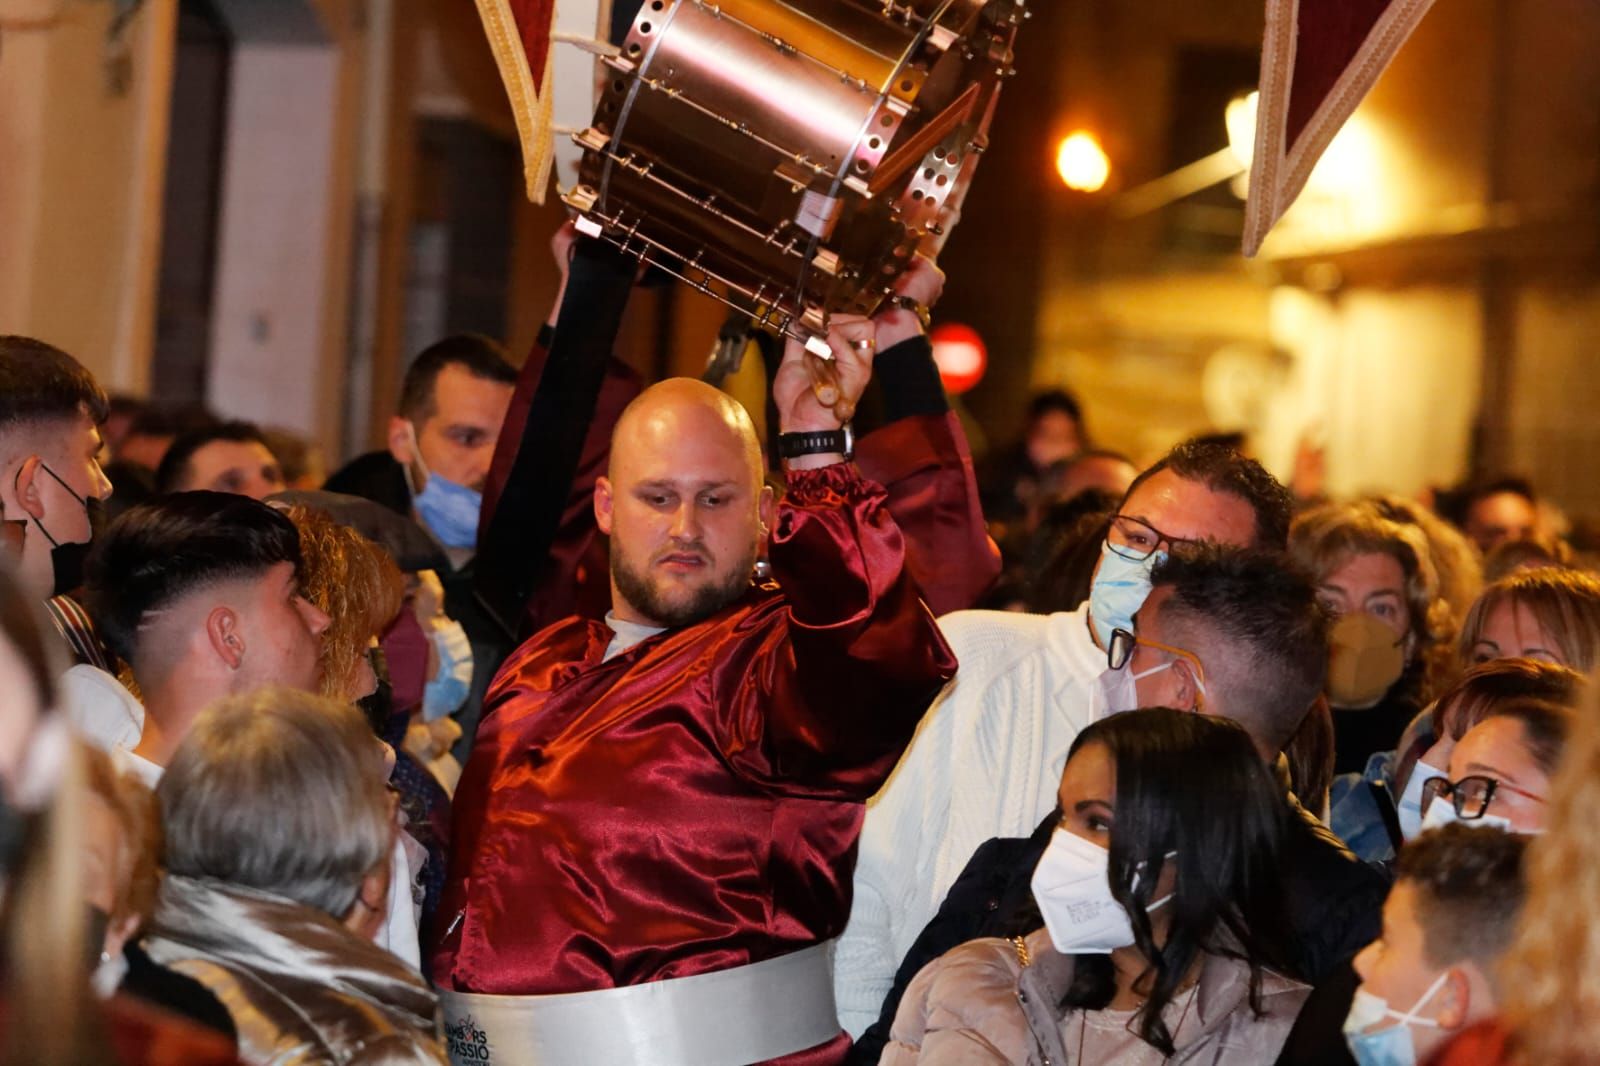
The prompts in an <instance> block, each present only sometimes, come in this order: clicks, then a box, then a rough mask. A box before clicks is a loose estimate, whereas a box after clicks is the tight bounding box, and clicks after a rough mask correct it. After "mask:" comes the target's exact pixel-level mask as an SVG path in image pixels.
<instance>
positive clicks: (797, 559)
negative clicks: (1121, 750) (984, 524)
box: [714, 463, 956, 801]
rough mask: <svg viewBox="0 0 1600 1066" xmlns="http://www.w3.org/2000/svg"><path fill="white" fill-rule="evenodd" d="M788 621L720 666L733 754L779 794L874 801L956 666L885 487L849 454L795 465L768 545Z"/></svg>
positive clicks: (745, 770)
mask: <svg viewBox="0 0 1600 1066" xmlns="http://www.w3.org/2000/svg"><path fill="white" fill-rule="evenodd" d="M769 555H770V559H771V562H772V569H773V576H774V577H775V578H776V579H777V581H778V584H779V586H780V587H781V588H782V589H783V592H784V595H783V603H784V606H783V608H782V609H783V610H784V611H785V612H786V613H787V618H786V624H785V625H783V626H780V627H775V628H773V629H772V630H770V631H768V632H767V634H766V635H765V639H763V640H762V641H760V642H759V645H758V646H757V647H756V648H755V649H754V652H753V656H752V661H751V662H749V663H748V664H747V666H741V665H739V664H735V665H734V668H733V669H731V670H721V671H718V672H717V675H716V677H715V680H714V684H715V685H716V687H717V688H718V689H719V691H717V692H716V694H715V697H714V698H715V699H716V701H717V702H718V703H719V704H721V705H722V706H724V707H728V708H730V710H731V722H730V728H731V731H732V737H731V743H730V744H729V746H728V747H727V749H726V751H727V754H728V757H729V759H730V762H731V763H732V765H733V766H734V767H735V769H736V770H738V771H739V772H740V773H741V774H742V775H744V776H745V777H747V778H748V779H752V780H754V781H757V782H759V783H761V784H763V785H766V786H768V787H773V788H776V789H778V790H780V791H786V790H798V791H800V792H804V793H806V794H815V795H823V796H827V797H829V798H835V799H847V800H857V801H865V800H866V799H867V798H868V797H869V796H871V795H872V794H873V793H874V792H876V791H877V790H878V788H879V787H880V786H881V785H882V783H883V781H884V779H885V778H887V776H888V774H889V771H890V770H892V769H893V768H894V765H895V763H896V762H897V761H898V760H899V758H900V754H901V752H902V751H903V750H904V748H905V745H906V744H907V743H908V742H909V741H910V739H911V735H912V732H913V730H914V729H915V728H916V725H917V722H918V721H919V720H920V719H921V717H922V713H923V711H925V710H926V709H927V707H928V704H929V702H930V701H931V700H932V698H933V697H934V695H935V694H936V693H937V692H938V691H939V689H940V687H941V686H943V684H944V683H945V682H946V681H947V680H949V678H950V677H951V676H952V675H953V674H954V673H955V670H956V658H955V654H954V653H953V652H952V651H951V650H950V647H949V645H948V644H946V643H945V640H944V637H943V635H942V634H941V633H940V632H939V627H938V626H937V625H936V624H935V623H934V620H933V615H932V614H931V613H930V612H929V610H928V608H927V606H926V605H925V604H924V603H923V602H922V600H921V598H920V596H919V595H918V590H917V585H916V582H915V581H914V580H912V578H911V575H910V574H909V572H908V571H907V569H906V552H905V539H904V537H903V536H902V535H901V532H900V529H899V527H898V526H896V525H895V522H894V518H893V517H892V516H891V514H890V512H889V508H888V506H887V497H886V494H885V492H884V490H883V488H882V487H881V486H879V485H877V484H875V483H874V482H871V481H868V480H866V479H865V478H863V477H862V476H861V474H860V473H859V472H858V471H857V470H856V469H855V468H854V467H853V466H851V465H849V464H844V463H840V464H836V465H834V466H828V467H823V468H821V469H818V470H804V471H792V472H790V473H789V475H788V492H787V494H786V496H785V498H784V501H783V503H782V504H781V505H780V507H779V512H778V519H777V528H776V529H775V531H774V533H773V537H772V542H771V546H770V550H769Z"/></svg>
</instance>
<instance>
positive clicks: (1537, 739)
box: [1478, 699, 1578, 777]
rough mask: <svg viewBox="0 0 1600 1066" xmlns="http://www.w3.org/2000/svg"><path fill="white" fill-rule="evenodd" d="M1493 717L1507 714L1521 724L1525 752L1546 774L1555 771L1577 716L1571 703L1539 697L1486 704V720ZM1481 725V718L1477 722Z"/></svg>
mask: <svg viewBox="0 0 1600 1066" xmlns="http://www.w3.org/2000/svg"><path fill="white" fill-rule="evenodd" d="M1494 718H1510V719H1512V720H1513V721H1515V722H1518V723H1519V724H1521V726H1522V742H1523V743H1524V744H1525V745H1527V748H1528V754H1530V755H1532V756H1533V761H1534V762H1536V763H1538V764H1539V769H1540V770H1542V771H1544V775H1545V776H1546V777H1552V776H1554V775H1555V772H1556V767H1557V766H1559V765H1560V763H1561V753H1562V751H1564V750H1565V749H1566V746H1567V738H1568V737H1570V736H1571V735H1572V731H1573V728H1574V727H1575V726H1576V725H1577V721H1578V716H1577V712H1575V711H1574V710H1573V709H1572V708H1571V707H1563V706H1562V705H1561V704H1559V703H1546V702H1545V701H1543V700H1529V699H1521V700H1511V701H1510V702H1508V703H1502V704H1498V705H1496V706H1494V707H1492V708H1490V710H1489V713H1488V714H1487V715H1485V716H1484V719H1483V721H1484V722H1487V721H1489V720H1491V719H1494ZM1478 724H1479V725H1482V724H1483V722H1479V723H1478Z"/></svg>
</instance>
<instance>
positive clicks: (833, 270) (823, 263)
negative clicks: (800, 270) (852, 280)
mask: <svg viewBox="0 0 1600 1066" xmlns="http://www.w3.org/2000/svg"><path fill="white" fill-rule="evenodd" d="M811 265H812V266H814V267H816V268H817V269H818V270H820V271H822V272H823V273H824V274H826V275H828V276H829V277H830V278H836V277H838V276H839V253H837V252H832V251H829V250H828V249H826V248H819V249H817V254H816V255H814V256H812V257H811Z"/></svg>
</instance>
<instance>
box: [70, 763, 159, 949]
mask: <svg viewBox="0 0 1600 1066" xmlns="http://www.w3.org/2000/svg"><path fill="white" fill-rule="evenodd" d="M83 770H84V784H85V786H86V787H87V789H88V792H89V794H91V795H94V796H98V797H99V798H100V800H101V801H102V802H103V803H105V805H106V807H107V808H109V809H110V811H111V814H112V816H113V817H114V818H115V819H116V822H117V829H118V846H117V869H116V870H115V872H114V876H115V878H116V892H115V894H114V896H113V897H112V903H111V924H112V925H113V926H115V925H118V924H119V923H120V922H121V921H122V920H123V919H125V918H130V917H136V918H138V919H139V922H138V926H137V927H143V925H144V923H145V922H147V921H149V920H150V914H151V912H153V911H154V910H155V905H156V890H157V889H158V888H159V887H160V884H161V875H160V871H159V870H158V869H157V865H156V863H157V858H158V857H159V856H160V854H161V808H160V807H159V806H158V805H157V803H156V796H155V793H154V792H151V791H150V790H149V789H148V788H146V787H145V786H144V784H143V783H142V782H140V781H139V780H137V779H136V778H134V777H133V776H132V775H131V774H125V773H120V772H118V770H117V768H116V767H115V766H114V765H112V762H111V757H110V756H108V755H106V753H105V752H103V751H98V750H96V749H94V748H87V747H86V748H84V749H83Z"/></svg>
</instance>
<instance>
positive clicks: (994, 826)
mask: <svg viewBox="0 0 1600 1066" xmlns="http://www.w3.org/2000/svg"><path fill="white" fill-rule="evenodd" d="M939 626H940V628H941V629H942V630H943V631H944V635H945V638H946V639H947V640H948V641H949V642H950V646H951V648H952V649H954V651H955V653H956V659H957V661H959V662H960V664H961V665H960V668H959V670H958V671H957V673H956V677H955V679H954V680H953V681H951V682H950V684H949V685H947V686H946V687H945V689H944V691H943V692H941V693H940V694H939V697H938V698H937V699H936V700H935V701H934V703H933V706H932V707H930V708H929V709H928V713H927V714H926V715H925V716H924V717H923V720H922V724H921V725H920V726H919V727H918V728H917V733H916V736H915V737H914V738H913V739H912V741H911V745H910V747H909V748H908V749H907V750H906V753H905V756H904V757H903V758H901V760H900V764H899V765H898V766H897V767H896V768H895V771H894V774H893V775H892V776H891V777H890V778H889V781H888V783H887V784H886V785H884V787H883V789H882V790H881V791H879V793H878V794H877V795H876V796H874V797H873V798H872V799H871V800H869V801H868V804H867V817H866V822H865V824H864V825H863V827H862V830H861V845H860V854H859V856H858V858H857V860H856V872H855V901H854V903H853V905H852V907H851V911H850V922H849V925H848V926H846V928H845V931H844V935H843V936H842V937H840V939H839V945H838V950H837V953H836V955H835V958H834V993H835V996H836V998H837V1001H838V1007H839V1021H840V1024H842V1025H843V1026H844V1028H845V1029H847V1030H848V1031H849V1032H850V1033H851V1035H852V1036H859V1035H860V1034H861V1032H862V1030H864V1029H865V1028H866V1027H867V1026H869V1025H871V1024H872V1023H873V1022H874V1021H875V1020H877V1017H878V1011H879V1009H880V1008H881V1007H882V1005H883V1000H884V997H885V996H886V995H887V994H888V992H889V987H890V985H891V984H893V982H894V974H895V970H896V968H897V967H898V966H899V965H900V960H901V959H902V958H903V957H904V956H905V953H906V951H907V950H908V949H909V948H910V947H911V944H912V942H913V941H914V940H915V939H916V938H917V935H918V934H919V933H921V932H922V928H923V926H925V925H926V924H927V923H928V921H929V920H930V919H932V917H933V915H934V913H935V912H936V911H937V910H938V908H939V904H940V903H941V902H943V900H944V896H945V893H946V892H948V891H949V889H950V885H951V884H952V883H953V882H954V881H955V879H956V877H957V875H959V874H960V873H961V870H962V868H963V867H965V866H966V864H967V860H968V859H970V858H971V857H972V853H973V852H974V851H976V850H977V849H978V846H979V845H980V844H982V843H983V842H984V841H986V840H988V839H990V838H991V837H997V836H1006V837H1020V836H1027V835H1028V834H1029V833H1031V832H1033V830H1034V827H1035V826H1037V825H1038V824H1039V819H1041V818H1043V817H1044V816H1045V814H1046V812H1048V811H1049V810H1050V808H1051V807H1052V806H1053V805H1054V804H1055V796H1056V789H1057V786H1058V785H1059V784H1060V781H1061V770H1062V767H1063V766H1065V764H1066V760H1067V748H1068V747H1070V746H1071V744H1072V741H1073V739H1074V738H1075V737H1076V736H1077V735H1078V731H1079V730H1081V729H1082V728H1083V727H1084V726H1086V725H1088V724H1089V723H1090V722H1092V721H1094V720H1095V719H1096V718H1097V717H1100V716H1101V715H1103V714H1104V713H1105V696H1104V694H1103V693H1102V691H1101V687H1100V675H1101V674H1102V673H1104V672H1105V669H1106V659H1105V652H1103V651H1101V650H1100V649H1099V648H1098V647H1096V645H1095V643H1094V640H1093V638H1092V637H1091V636H1090V635H1089V614H1088V605H1087V604H1085V605H1084V606H1083V607H1081V608H1079V609H1078V610H1076V611H1072V612H1062V613H1058V614H1052V615H1028V614H1016V613H1011V612H1005V611H957V612H956V613H954V614H950V615H946V616H945V617H944V618H942V619H940V620H939Z"/></svg>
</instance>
